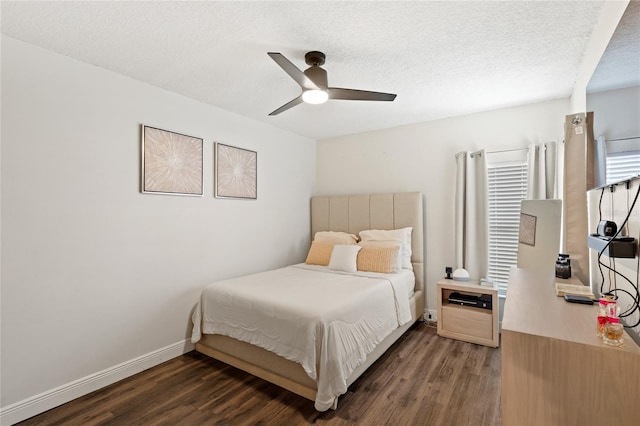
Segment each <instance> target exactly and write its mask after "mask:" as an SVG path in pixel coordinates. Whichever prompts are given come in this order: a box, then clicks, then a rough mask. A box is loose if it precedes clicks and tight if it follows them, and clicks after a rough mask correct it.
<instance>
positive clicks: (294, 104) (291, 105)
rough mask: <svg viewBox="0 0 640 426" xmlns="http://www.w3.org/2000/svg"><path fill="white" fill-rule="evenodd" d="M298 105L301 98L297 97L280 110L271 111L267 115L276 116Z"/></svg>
mask: <svg viewBox="0 0 640 426" xmlns="http://www.w3.org/2000/svg"><path fill="white" fill-rule="evenodd" d="M299 103H302V96H298V97H297V98H295V99H293V100H291V101H289V102H287V103H286V104H284V105H282V106H281V107H280V108H278V109H277V110H275V111H273V112H272V113H271V114H269V115H278V114H280V113H281V112H283V111H286V110H288V109H289V108H293V107H294V106H296V105H298V104H299Z"/></svg>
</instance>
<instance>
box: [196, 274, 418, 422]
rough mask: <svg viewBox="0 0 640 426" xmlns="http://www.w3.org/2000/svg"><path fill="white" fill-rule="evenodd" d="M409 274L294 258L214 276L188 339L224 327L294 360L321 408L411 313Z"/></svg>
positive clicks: (226, 331)
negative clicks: (277, 265) (348, 269)
mask: <svg viewBox="0 0 640 426" xmlns="http://www.w3.org/2000/svg"><path fill="white" fill-rule="evenodd" d="M412 275H413V274H412V272H411V271H403V272H400V273H395V274H378V273H368V272H356V273H353V274H352V273H345V272H336V271H330V270H328V269H327V268H326V267H317V266H310V265H305V264H299V265H293V266H289V267H286V268H281V269H277V270H273V271H267V272H263V273H259V274H254V275H249V276H245V277H241V278H236V279H231V280H224V281H219V282H216V283H213V284H210V285H209V286H207V287H206V288H205V289H204V290H203V292H202V296H201V300H200V302H199V306H198V307H197V308H196V309H195V311H194V316H193V323H194V327H193V333H192V342H194V343H195V342H197V341H199V340H200V338H201V335H202V333H205V334H222V335H225V336H229V337H232V338H234V339H237V340H241V341H244V342H247V343H251V344H253V345H255V346H258V347H261V348H263V349H266V350H268V351H271V352H273V353H275V354H277V355H279V356H281V357H283V358H285V359H288V360H290V361H294V362H296V363H299V364H300V365H301V366H302V368H303V369H304V371H305V372H306V374H307V375H308V376H309V377H310V378H311V379H313V380H315V381H316V383H317V388H318V391H317V393H316V401H315V407H316V409H317V410H319V411H325V410H327V409H328V408H330V407H331V406H332V405H333V403H334V401H335V400H336V398H337V397H338V396H339V395H341V394H343V393H344V392H346V390H347V385H346V381H347V378H348V377H349V375H350V374H351V373H352V372H353V371H354V370H355V369H356V368H357V367H358V366H359V365H360V364H361V363H362V362H364V361H365V359H366V356H367V355H368V354H369V353H370V352H371V351H373V350H374V349H375V347H376V346H377V344H378V343H380V342H381V341H382V340H383V339H384V338H385V337H386V336H388V335H389V334H390V333H391V332H392V331H393V330H395V329H396V328H398V327H399V326H402V325H404V324H406V323H407V322H409V321H410V320H411V313H410V308H409V294H410V293H412V292H413V285H414V284H413V283H414V279H413V278H412Z"/></svg>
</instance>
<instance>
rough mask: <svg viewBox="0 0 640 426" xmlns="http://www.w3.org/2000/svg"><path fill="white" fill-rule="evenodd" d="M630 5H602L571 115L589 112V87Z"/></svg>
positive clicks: (618, 1) (618, 0)
mask: <svg viewBox="0 0 640 426" xmlns="http://www.w3.org/2000/svg"><path fill="white" fill-rule="evenodd" d="M628 5H629V0H615V1H605V2H604V4H603V5H602V11H601V12H600V17H599V18H598V23H597V24H596V26H595V28H594V29H593V33H592V34H591V37H590V38H589V43H588V44H587V47H586V48H585V51H584V54H583V55H582V62H581V64H580V68H579V70H578V75H577V76H576V84H575V85H574V86H573V92H572V93H571V114H574V113H580V112H585V111H587V85H588V84H589V80H591V76H592V75H593V72H594V71H595V70H596V67H597V66H598V63H599V62H600V58H601V57H602V54H603V53H604V51H605V49H606V48H607V44H609V40H611V36H612V35H613V33H614V32H615V30H616V28H617V27H618V22H620V19H621V18H622V15H624V11H625V10H626V9H627V6H628Z"/></svg>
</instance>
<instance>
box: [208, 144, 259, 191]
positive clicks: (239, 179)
mask: <svg viewBox="0 0 640 426" xmlns="http://www.w3.org/2000/svg"><path fill="white" fill-rule="evenodd" d="M257 157H258V154H257V153H256V152H255V151H248V150H246V149H241V148H235V147H232V146H228V145H223V144H216V197H230V198H252V199H255V198H257Z"/></svg>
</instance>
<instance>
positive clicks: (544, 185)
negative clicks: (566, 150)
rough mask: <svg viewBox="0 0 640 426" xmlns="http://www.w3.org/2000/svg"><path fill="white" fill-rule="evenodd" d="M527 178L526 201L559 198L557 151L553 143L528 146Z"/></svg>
mask: <svg viewBox="0 0 640 426" xmlns="http://www.w3.org/2000/svg"><path fill="white" fill-rule="evenodd" d="M527 162H528V171H529V178H528V180H527V199H529V200H553V199H557V198H560V194H559V190H558V150H557V144H556V143H555V142H548V143H543V144H538V145H530V146H529V150H528V152H527Z"/></svg>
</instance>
